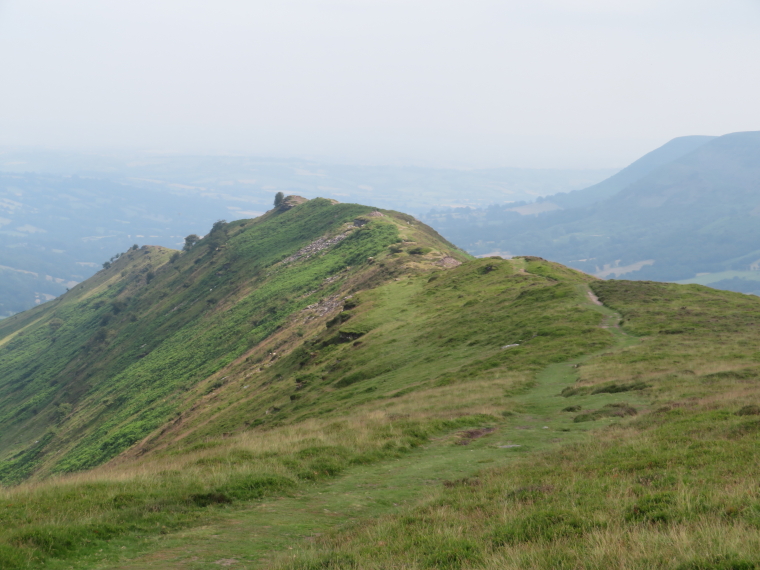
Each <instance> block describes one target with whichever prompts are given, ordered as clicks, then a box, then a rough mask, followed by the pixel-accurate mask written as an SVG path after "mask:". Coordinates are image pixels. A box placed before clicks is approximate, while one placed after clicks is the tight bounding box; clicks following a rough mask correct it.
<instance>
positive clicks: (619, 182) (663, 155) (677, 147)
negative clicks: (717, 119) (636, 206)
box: [549, 136, 715, 208]
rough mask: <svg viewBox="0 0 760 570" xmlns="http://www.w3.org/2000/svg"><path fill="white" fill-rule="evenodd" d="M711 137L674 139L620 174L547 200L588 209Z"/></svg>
mask: <svg viewBox="0 0 760 570" xmlns="http://www.w3.org/2000/svg"><path fill="white" fill-rule="evenodd" d="M714 138H715V137H707V136H690V137H678V138H675V139H673V140H672V141H670V142H667V143H665V144H664V145H662V146H661V147H660V148H657V149H655V150H653V151H652V152H650V153H647V154H645V155H644V156H642V157H641V158H640V159H638V160H637V161H636V162H633V163H631V164H630V165H629V166H627V167H625V168H624V169H623V170H621V171H620V172H618V173H616V174H614V175H612V176H610V177H609V178H607V179H605V180H603V181H601V182H600V183H599V184H594V185H593V186H589V187H588V188H585V189H583V190H575V191H573V192H569V193H566V194H555V195H554V196H552V197H551V198H550V199H549V200H550V201H551V202H553V203H555V204H558V205H560V206H562V207H563V208H579V207H583V206H590V205H591V204H593V203H595V202H600V201H602V200H605V199H607V198H610V197H612V196H614V195H615V194H617V193H618V192H620V191H621V190H623V189H625V188H626V187H627V186H629V185H631V184H633V183H634V182H636V181H638V180H640V179H641V178H643V177H644V176H646V175H647V174H649V173H650V172H653V171H654V170H657V169H658V168H659V167H661V166H664V165H665V164H668V163H669V162H673V161H674V160H677V159H679V158H681V157H682V156H685V155H687V154H689V153H690V152H693V151H694V150H696V149H698V148H699V147H701V146H702V145H704V144H706V143H708V142H709V141H711V140H713V139H714Z"/></svg>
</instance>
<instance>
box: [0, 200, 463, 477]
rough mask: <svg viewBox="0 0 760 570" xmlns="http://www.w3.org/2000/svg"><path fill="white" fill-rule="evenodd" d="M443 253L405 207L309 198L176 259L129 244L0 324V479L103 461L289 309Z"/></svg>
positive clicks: (231, 227) (330, 308)
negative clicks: (102, 266)
mask: <svg viewBox="0 0 760 570" xmlns="http://www.w3.org/2000/svg"><path fill="white" fill-rule="evenodd" d="M402 236H403V237H402ZM403 238H406V239H408V240H410V241H409V243H407V244H405V243H403V242H402V239H403ZM396 242H401V245H399V246H397V247H398V249H399V251H406V249H413V247H418V248H420V250H419V253H417V254H412V255H408V254H406V259H405V260H403V261H402V260H393V261H391V262H389V263H387V264H386V263H368V262H367V260H368V259H369V258H372V257H373V256H380V257H381V258H382V257H387V256H388V255H391V256H392V255H394V254H392V253H391V252H390V250H389V249H388V246H391V245H394V244H395V243H396ZM423 247H424V248H425V249H424V250H423V249H422V248H423ZM433 247H434V248H436V249H435V250H433V249H432V248H433ZM404 248H405V249H404ZM444 257H445V259H446V262H449V260H450V262H452V263H458V262H457V261H456V258H459V259H465V256H463V254H461V253H460V252H458V251H457V250H456V248H454V247H453V246H450V245H449V244H447V243H446V242H444V241H442V240H441V239H440V238H438V237H437V236H436V235H435V234H434V233H433V232H432V231H430V230H429V229H426V228H425V227H424V226H421V225H419V224H415V223H414V221H413V220H412V219H411V218H409V217H407V216H403V215H401V214H388V215H383V214H380V213H374V211H373V209H372V208H368V207H365V206H356V205H347V204H333V203H332V202H330V201H328V200H319V199H318V200H312V201H309V202H306V203H304V204H302V205H300V206H297V207H294V208H291V209H289V210H287V211H281V210H277V211H272V212H270V213H269V214H268V215H266V216H263V217H261V218H257V219H256V220H254V221H250V220H249V221H246V220H241V221H238V222H234V223H231V224H223V223H218V224H215V226H214V228H213V229H212V231H211V232H210V233H209V234H208V235H207V236H206V238H204V239H203V240H201V241H200V242H199V243H197V244H196V245H195V246H194V247H193V249H192V250H190V251H189V252H187V253H185V254H183V255H180V254H179V253H178V252H175V253H172V252H171V251H170V250H165V249H162V248H151V247H144V248H142V249H138V250H130V251H129V252H127V253H126V254H125V255H122V256H121V257H120V258H119V259H118V260H116V261H115V262H114V263H113V265H112V266H111V267H110V268H109V269H107V270H104V271H101V272H100V273H98V274H97V275H96V276H95V277H94V278H92V279H90V280H88V281H87V282H85V283H84V284H82V285H79V286H77V287H76V288H75V289H73V290H72V291H70V292H69V293H67V294H65V295H64V296H62V297H60V298H58V299H56V300H55V301H52V302H50V303H47V304H45V305H43V306H41V307H39V308H37V309H34V310H33V311H30V312H28V313H22V314H20V315H17V316H14V317H11V318H9V319H6V320H4V321H3V322H2V323H0V335H1V336H0V344H1V345H2V346H0V369H2V375H1V377H2V383H1V384H0V452H2V454H3V459H4V461H3V463H2V467H1V468H0V474H1V475H0V476H1V477H2V479H3V480H5V481H6V482H7V481H14V480H18V479H19V478H23V477H27V476H29V475H31V474H32V473H33V472H36V471H41V472H44V473H49V472H66V471H76V470H81V469H85V468H89V467H92V466H94V465H97V464H99V463H102V462H103V461H105V460H107V459H110V458H111V457H113V456H114V455H116V454H118V453H119V452H121V451H123V450H124V449H126V448H127V447H129V446H130V445H132V444H133V443H135V442H136V441H138V440H140V439H142V438H143V437H145V436H146V435H147V434H148V433H150V432H151V431H153V430H154V429H156V428H157V427H159V426H160V425H162V424H163V423H164V422H166V421H167V419H169V418H170V417H171V416H172V415H173V414H175V413H176V412H177V409H178V405H179V403H180V402H182V401H184V400H185V399H186V396H185V394H186V393H188V391H191V390H192V389H193V388H194V387H195V386H197V384H198V383H199V382H201V381H203V380H205V379H207V378H209V377H211V376H212V375H214V374H215V373H216V372H218V371H219V370H222V369H224V368H225V367H226V366H228V365H229V364H230V363H232V362H234V361H235V360H236V359H238V358H241V357H245V356H246V355H247V354H248V353H249V351H251V350H252V349H253V348H254V347H256V346H258V345H259V344H260V343H261V342H262V341H264V340H265V339H267V338H270V337H272V335H273V334H275V332H276V331H277V330H278V329H281V328H282V327H284V326H285V325H286V324H287V323H288V322H289V320H290V319H291V318H292V316H293V315H294V314H297V313H298V312H299V311H302V310H304V309H306V307H308V306H309V305H313V304H315V303H320V302H322V303H323V305H324V309H323V310H321V311H319V312H322V313H324V315H323V316H325V317H326V316H327V315H328V314H331V313H332V312H334V311H335V309H336V308H337V307H338V306H339V300H338V298H337V297H335V295H339V294H340V293H341V292H343V294H344V295H345V294H348V291H349V290H353V289H361V288H363V287H366V286H369V285H370V284H371V283H379V282H382V281H384V280H387V279H390V278H392V277H393V276H394V275H395V273H397V272H409V271H411V272H414V271H415V269H414V267H412V266H415V265H419V266H424V265H426V264H427V265H430V266H435V263H437V262H442V261H441V260H443V258H444ZM417 259H419V260H420V262H419V263H415V262H414V261H411V260H417ZM346 288H347V290H345V291H344V289H346Z"/></svg>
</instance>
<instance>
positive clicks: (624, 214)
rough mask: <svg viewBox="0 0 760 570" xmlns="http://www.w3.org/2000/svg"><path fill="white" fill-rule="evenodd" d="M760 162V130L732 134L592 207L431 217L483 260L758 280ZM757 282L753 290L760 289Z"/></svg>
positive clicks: (667, 277) (665, 276)
mask: <svg viewBox="0 0 760 570" xmlns="http://www.w3.org/2000/svg"><path fill="white" fill-rule="evenodd" d="M678 140H679V139H676V141H678ZM701 140H702V139H697V140H696V142H697V143H700V142H701ZM674 142H675V141H674ZM686 142H694V141H689V140H687V141H686ZM663 148H664V147H663ZM660 150H662V149H660ZM759 165H760V133H757V132H747V133H734V134H730V135H725V136H722V137H718V138H713V139H711V140H708V141H707V142H704V143H703V144H699V145H698V146H697V148H696V149H694V150H692V151H691V152H688V153H686V154H684V155H682V156H680V157H679V158H676V159H674V160H671V161H669V162H666V163H665V164H662V165H660V166H658V167H657V168H654V169H652V170H650V171H649V172H648V173H643V175H641V176H640V177H638V178H636V179H635V180H633V181H632V182H629V183H628V184H627V185H626V186H625V188H623V189H620V190H619V191H617V192H616V193H615V194H614V195H612V196H610V197H608V198H606V199H604V200H601V201H598V202H596V203H594V204H591V205H588V206H585V207H572V208H568V209H566V210H561V211H552V212H548V213H545V214H541V215H538V216H519V215H517V214H516V213H514V212H506V211H503V209H492V210H488V211H484V212H482V215H481V216H480V218H478V217H477V216H474V214H473V213H464V214H463V216H460V217H457V216H456V215H454V214H452V215H449V216H448V217H447V216H440V215H439V216H438V218H437V219H433V218H432V217H428V218H425V220H426V221H427V222H428V223H431V224H432V225H433V226H434V227H436V228H437V229H438V230H439V231H441V232H442V233H443V234H444V235H446V236H447V237H448V238H449V239H452V240H454V241H455V242H456V243H458V244H460V245H462V246H464V247H465V249H467V250H468V251H470V252H472V253H475V254H485V253H489V252H492V251H503V252H509V253H511V254H515V255H527V254H529V255H540V256H542V257H547V258H549V259H554V260H557V261H559V262H560V263H564V264H567V265H569V266H571V267H575V268H577V269H580V270H582V271H585V272H588V273H592V274H595V275H597V276H599V277H604V278H608V277H620V276H623V275H625V277H626V278H634V279H657V280H663V281H678V280H685V279H691V278H694V277H696V276H697V275H698V274H715V278H714V279H711V280H710V281H709V282H712V281H720V280H722V279H724V278H725V277H726V276H725V275H723V273H724V272H726V271H739V272H743V273H744V274H743V275H741V276H739V277H744V278H753V277H756V276H757V274H756V273H752V271H756V269H757V260H758V259H760V249H758V245H757V244H758V243H760V241H759V240H758V238H760V234H758V231H760V230H758V228H760V225H759V224H758V223H757V216H758V211H759V210H758V208H760V191H759V190H758V188H760V166H759ZM632 166H633V165H632ZM626 171H627V169H626V170H624V171H622V172H621V173H619V174H618V175H616V176H617V177H620V176H622V175H623V174H624V173H625V172H626ZM636 172H637V175H640V174H642V172H639V171H638V170H637V171H636ZM615 178H616V177H613V178H611V179H609V181H608V183H612V182H614V181H615ZM604 185H605V183H601V185H598V187H599V186H604ZM588 191H589V192H590V191H591V189H589V190H588ZM584 192H586V191H578V192H575V193H570V194H567V195H560V196H558V200H559V201H561V200H562V199H566V198H567V199H569V197H571V196H572V195H573V194H577V195H578V196H582V195H583V193H584ZM551 201H552V198H547V199H546V200H545V202H544V203H546V202H549V203H551ZM735 276H737V275H731V276H730V277H735ZM702 282H703V283H705V282H708V281H702ZM752 285H753V286H752V287H751V288H750V289H749V290H748V291H747V292H749V291H750V290H754V289H756V284H752Z"/></svg>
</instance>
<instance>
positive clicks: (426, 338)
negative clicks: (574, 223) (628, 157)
mask: <svg viewBox="0 0 760 570" xmlns="http://www.w3.org/2000/svg"><path fill="white" fill-rule="evenodd" d="M759 318H760V299H757V298H755V297H751V296H745V295H741V294H738V293H731V292H723V291H716V290H712V289H709V288H707V287H703V286H700V285H674V284H662V283H653V282H635V281H600V280H598V279H595V278H593V277H591V276H589V275H586V274H583V273H580V272H577V271H574V270H572V269H569V268H566V267H563V266H561V265H559V264H556V263H552V262H548V261H545V260H543V259H541V258H537V257H520V258H514V259H510V260H505V259H501V258H486V259H473V258H471V257H469V256H468V255H467V254H465V253H463V252H462V251H460V250H458V249H457V248H456V247H454V246H453V245H451V244H450V243H448V242H446V241H445V240H443V239H442V238H440V236H438V235H437V234H436V233H435V232H434V231H432V230H431V229H430V228H428V227H426V226H424V225H423V224H421V223H419V222H418V221H416V220H414V219H413V218H411V217H409V216H406V215H403V214H399V213H396V212H391V211H378V210H375V209H373V208H368V207H365V206H358V205H351V204H336V203H333V202H332V201H329V200H321V199H317V200H311V201H302V200H296V199H293V198H291V197H288V198H285V199H284V201H283V204H282V205H281V206H280V207H278V208H276V209H275V210H272V211H270V212H269V213H267V214H266V215H265V216H262V217H260V218H257V219H255V220H240V221H236V222H231V223H229V224H228V223H226V222H220V223H218V224H216V225H215V227H214V228H213V229H212V231H211V232H209V234H208V235H207V236H206V237H204V238H203V239H200V240H199V241H197V242H196V243H194V244H192V245H191V246H190V247H188V248H187V250H186V251H185V252H183V253H179V252H173V251H171V250H166V249H163V248H154V247H144V248H139V249H132V250H129V251H127V252H126V253H125V254H123V255H121V256H119V257H118V258H117V259H115V260H114V261H113V263H112V265H111V266H110V267H109V268H107V269H104V270H102V271H100V272H99V273H98V274H97V275H96V276H95V277H93V278H92V279H90V280H88V281H86V282H85V283H83V284H82V285H79V286H77V287H76V288H75V289H73V290H72V291H69V292H68V293H67V294H66V295H64V296H62V297H61V298H60V299H58V300H56V301H53V302H50V303H46V304H44V305H41V306H40V307H37V308H35V309H33V310H31V311H27V312H25V313H21V314H19V315H16V316H14V317H12V318H9V319H5V320H4V321H2V322H0V459H1V462H0V478H2V483H3V485H4V487H3V488H2V489H0V521H2V524H0V566H2V567H3V568H20V569H21V568H41V567H47V568H70V567H75V568H117V567H118V568H134V569H136V568H154V567H161V568H207V567H215V566H214V565H215V564H216V565H218V566H223V565H232V566H233V567H239V568H257V567H271V568H289V569H296V568H298V569H312V568H335V569H338V568H441V569H444V568H446V569H466V568H547V569H548V568H610V567H616V568H674V567H676V568H682V569H687V568H688V569H698V568H725V569H728V568H755V567H757V566H758V564H759V563H760V540H759V539H758V538H757V536H758V533H757V529H758V527H759V526H760V497H758V491H757V489H758V487H757V476H756V473H757V458H756V454H755V450H756V448H757V443H758V437H760V420H759V419H758V418H760V390H759V389H758V387H757V380H758V374H759V373H760V352H758V346H759V344H758V340H760V338H759V337H760V327H758V324H760V321H758V319H759Z"/></svg>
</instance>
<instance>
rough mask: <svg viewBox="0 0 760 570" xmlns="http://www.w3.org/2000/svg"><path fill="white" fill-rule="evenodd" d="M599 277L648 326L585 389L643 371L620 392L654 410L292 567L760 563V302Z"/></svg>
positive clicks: (369, 528)
mask: <svg viewBox="0 0 760 570" xmlns="http://www.w3.org/2000/svg"><path fill="white" fill-rule="evenodd" d="M591 286H592V287H593V289H594V290H595V291H596V293H597V294H598V296H599V298H600V299H602V300H604V301H605V302H606V303H608V304H609V305H610V306H612V307H614V308H616V309H617V310H619V311H620V313H622V315H623V317H624V322H625V328H626V330H627V331H629V332H630V333H631V334H634V335H641V338H640V342H639V343H637V344H635V345H629V346H627V347H625V348H623V349H622V350H618V351H608V352H603V353H601V354H599V355H598V356H596V357H594V358H591V359H589V360H587V361H585V362H583V363H582V364H580V366H578V368H577V371H578V372H577V374H578V378H577V382H576V383H575V387H589V388H593V387H600V386H609V385H610V383H611V381H614V382H615V383H616V385H617V386H623V387H625V386H629V387H631V386H637V383H641V382H644V383H646V385H647V387H646V388H645V389H644V390H643V391H642V390H637V389H634V390H633V391H632V392H625V391H621V392H618V393H617V394H615V395H616V396H617V397H618V398H619V401H625V400H628V401H630V400H631V398H632V397H633V398H635V397H640V396H642V395H643V396H645V397H646V399H647V400H648V401H649V403H650V406H651V407H650V408H649V410H645V411H648V413H646V414H644V415H639V416H637V417H635V418H630V419H622V418H621V419H619V420H616V421H614V422H613V423H611V424H610V425H609V427H608V428H607V429H605V430H602V431H597V432H596V434H595V438H594V439H593V440H588V441H585V442H581V443H575V444H573V445H568V446H564V447H562V448H560V449H557V450H553V451H549V452H544V453H537V454H533V455H531V456H530V457H525V458H524V460H521V461H517V462H515V463H512V464H510V465H509V467H508V468H498V469H492V470H486V471H483V472H481V473H480V474H479V476H478V477H477V478H470V479H466V480H460V481H455V482H454V483H453V484H450V485H446V486H443V487H441V488H439V489H438V490H436V491H435V492H432V493H430V495H429V496H428V497H427V498H426V499H425V500H424V501H423V502H422V504H421V505H419V506H416V507H414V508H411V509H408V510H407V511H406V512H403V513H401V514H398V515H391V516H387V517H385V518H383V519H382V520H380V521H376V522H372V523H369V524H366V525H360V526H357V527H354V528H353V529H352V530H350V531H348V532H343V533H338V534H334V535H331V536H329V537H327V538H325V539H323V540H321V544H319V545H317V546H313V547H310V548H307V549H306V550H305V551H303V552H302V553H301V554H300V555H299V556H298V558H297V560H296V561H295V562H294V561H292V559H291V560H290V561H287V562H283V563H282V567H285V568H316V567H334V568H353V567H360V568H388V567H408V568H472V567H477V568H537V569H538V568H542V569H549V568H600V569H601V568H612V567H614V568H637V569H638V568H641V569H643V568H679V569H683V570H686V569H702V568H704V569H719V568H720V569H729V568H731V569H734V568H756V567H758V566H760V540H758V534H757V530H758V528H760V495H758V491H757V469H758V459H757V454H756V450H757V446H758V443H760V422H759V421H758V416H759V415H760V405H759V404H760V390H758V387H757V386H758V384H757V380H758V378H760V367H759V366H758V364H759V363H760V355H759V354H758V353H757V352H756V351H755V350H754V348H756V347H757V346H758V340H760V338H758V337H759V336H760V330H758V328H757V326H756V323H757V318H758V316H760V302H758V300H757V299H756V298H753V297H747V296H744V295H739V294H732V293H723V292H717V291H714V290H710V289H708V288H706V287H701V286H686V287H684V286H678V285H668V284H660V283H642V282H623V281H612V282H595V283H593V284H592V285H591ZM638 387H639V388H640V387H641V384H638ZM597 393H598V394H599V395H598V396H594V395H593V390H589V391H586V392H578V391H576V392H574V393H573V394H572V395H567V396H566V397H565V400H566V402H567V403H568V404H569V405H568V407H567V409H568V413H575V414H577V416H576V419H577V417H580V416H582V415H583V411H584V410H581V409H579V408H585V409H586V410H585V411H588V410H590V409H594V408H596V407H597V406H599V407H601V406H600V404H602V402H601V401H600V402H599V403H598V404H596V405H594V404H593V403H592V402H593V401H594V399H595V398H600V397H601V396H602V395H604V394H606V392H597ZM576 394H580V395H576ZM582 394H586V395H585V396H584V395H582ZM581 402H582V403H583V406H579V405H577V404H579V403H581ZM590 403H591V404H590ZM589 404H590V405H589ZM320 565H321V566H320Z"/></svg>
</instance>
